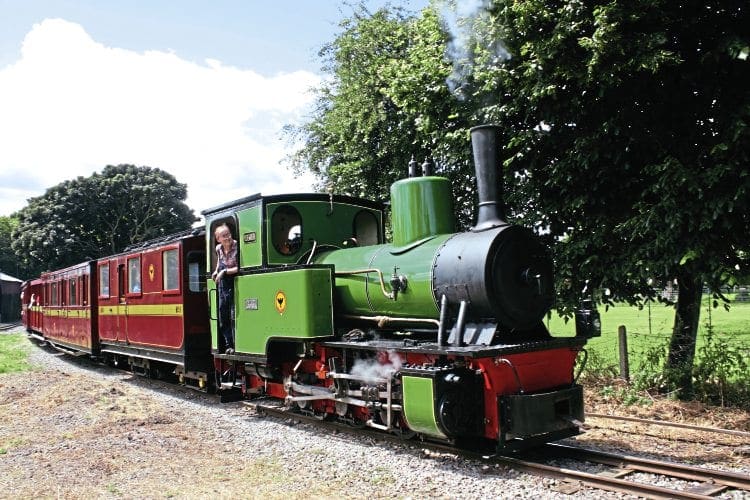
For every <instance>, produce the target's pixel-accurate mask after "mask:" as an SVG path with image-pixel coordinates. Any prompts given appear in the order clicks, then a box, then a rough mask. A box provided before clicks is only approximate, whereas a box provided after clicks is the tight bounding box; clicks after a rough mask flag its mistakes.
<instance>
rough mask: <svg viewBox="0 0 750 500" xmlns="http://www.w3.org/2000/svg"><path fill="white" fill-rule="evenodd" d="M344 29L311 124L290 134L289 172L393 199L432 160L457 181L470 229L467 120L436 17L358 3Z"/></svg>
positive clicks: (327, 53) (333, 46) (331, 52)
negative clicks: (414, 168) (397, 186)
mask: <svg viewBox="0 0 750 500" xmlns="http://www.w3.org/2000/svg"><path fill="white" fill-rule="evenodd" d="M340 26H341V28H342V32H341V33H340V34H338V35H337V37H336V39H335V40H334V41H333V42H331V43H329V44H327V45H326V46H325V47H324V48H323V50H322V51H321V53H320V56H321V58H322V59H323V60H324V62H325V65H324V68H323V70H324V72H326V73H328V75H329V76H330V78H328V79H327V80H326V81H325V83H323V85H322V86H321V87H320V88H319V89H318V91H317V95H318V98H317V106H316V109H315V112H314V114H313V116H312V118H311V120H310V121H309V122H308V123H306V124H304V125H302V126H301V127H297V128H291V127H290V128H287V132H288V134H289V136H290V137H293V138H296V139H299V140H301V141H302V143H303V146H302V147H301V148H300V149H298V150H297V151H296V152H295V153H294V154H293V155H292V156H291V157H290V158H289V162H290V163H291V165H292V167H294V168H295V169H297V170H303V169H309V170H310V171H312V172H313V173H315V174H316V175H317V176H318V178H319V179H320V185H321V186H320V187H328V188H331V189H336V190H337V191H338V192H343V193H347V194H352V195H356V196H366V197H372V198H376V199H387V198H388V196H389V195H388V190H389V187H390V185H391V183H393V182H394V181H396V180H398V179H400V178H403V177H405V175H406V172H407V166H408V164H409V161H410V160H411V158H412V157H413V158H414V159H415V160H416V161H417V162H418V163H420V164H421V163H422V162H423V161H424V160H425V159H426V158H430V159H431V161H433V162H434V163H435V164H436V165H437V166H438V168H439V169H440V173H441V175H445V176H446V177H448V178H449V179H451V180H452V181H453V183H452V185H453V186H454V194H455V199H456V206H457V207H462V210H459V211H458V212H459V216H460V223H461V224H462V225H464V226H466V225H468V224H470V222H471V216H472V213H473V212H472V210H473V206H474V203H473V200H474V190H473V189H472V183H471V178H472V175H473V174H472V171H471V170H470V169H467V166H468V165H470V162H469V154H470V149H469V147H468V142H467V133H466V129H467V124H468V123H469V121H468V120H469V119H470V114H469V113H467V112H465V111H464V108H465V107H466V102H465V101H462V100H461V99H459V98H457V97H456V95H454V94H452V93H451V92H450V89H449V88H448V86H447V85H446V83H445V82H446V80H447V78H448V77H449V76H450V74H451V72H452V65H451V64H450V62H449V61H447V60H446V59H445V57H444V54H445V48H446V45H447V43H448V35H447V33H446V31H445V30H444V28H443V25H442V22H441V20H440V18H439V16H438V15H437V13H436V12H435V11H434V10H432V9H426V10H424V11H423V12H422V14H421V16H420V17H414V16H409V15H406V14H405V13H404V12H403V11H401V10H393V9H389V8H383V9H380V10H378V11H377V12H375V13H374V14H370V13H369V12H368V11H367V10H366V9H364V7H359V9H358V10H357V11H355V13H354V14H353V15H352V17H351V18H349V19H345V20H344V21H342V23H341V25H340ZM456 144H460V147H456ZM456 151H458V152H459V153H456ZM466 207H469V209H468V211H467V210H465V208H466Z"/></svg>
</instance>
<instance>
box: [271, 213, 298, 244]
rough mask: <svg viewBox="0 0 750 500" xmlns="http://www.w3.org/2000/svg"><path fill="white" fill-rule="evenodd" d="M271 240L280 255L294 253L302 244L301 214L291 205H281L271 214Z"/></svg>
mask: <svg viewBox="0 0 750 500" xmlns="http://www.w3.org/2000/svg"><path fill="white" fill-rule="evenodd" d="M271 240H272V242H273V247H274V248H275V249H276V251H277V252H279V253H280V254H282V255H294V254H295V253H297V252H299V249H300V247H301V246H302V216H300V214H299V212H298V211H297V209H296V208H294V207H293V206H291V205H281V206H280V207H278V208H277V209H276V210H275V211H274V212H273V216H271Z"/></svg>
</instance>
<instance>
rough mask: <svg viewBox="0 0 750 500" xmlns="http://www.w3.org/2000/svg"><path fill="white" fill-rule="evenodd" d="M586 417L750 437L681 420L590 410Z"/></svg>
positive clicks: (741, 433) (749, 435)
mask: <svg viewBox="0 0 750 500" xmlns="http://www.w3.org/2000/svg"><path fill="white" fill-rule="evenodd" d="M586 417H593V418H606V419H610V420H624V421H626V422H637V423H642V424H649V425H661V426H665V427H679V428H681V429H690V430H693V431H700V432H717V433H720V434H729V435H731V436H740V437H746V438H750V432H745V431H735V430H732V429H721V428H718V427H701V426H699V425H691V424H682V423H680V422H663V421H661V420H649V419H646V418H638V417H626V416H623V415H605V414H603V413H588V412H587V413H586Z"/></svg>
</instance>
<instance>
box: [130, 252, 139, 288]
mask: <svg viewBox="0 0 750 500" xmlns="http://www.w3.org/2000/svg"><path fill="white" fill-rule="evenodd" d="M128 293H141V258H140V257H136V258H134V259H128Z"/></svg>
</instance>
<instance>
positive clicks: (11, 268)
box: [0, 215, 20, 278]
mask: <svg viewBox="0 0 750 500" xmlns="http://www.w3.org/2000/svg"><path fill="white" fill-rule="evenodd" d="M17 225H18V219H15V218H13V217H7V216H5V215H0V271H3V272H5V273H6V274H11V275H13V276H15V277H16V278H20V276H19V271H20V269H19V266H18V263H17V260H16V256H15V254H14V253H13V251H12V250H11V248H10V244H11V242H12V241H13V239H12V236H11V235H12V232H13V228H14V227H16V226H17Z"/></svg>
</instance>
